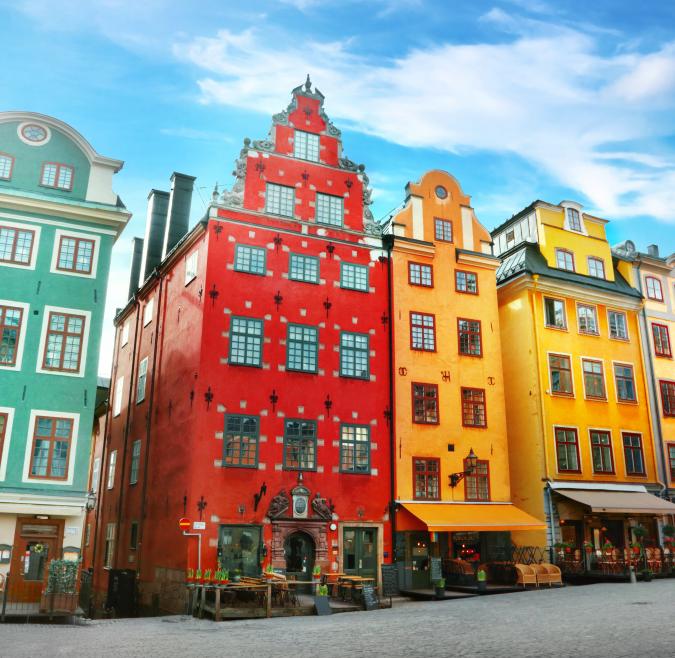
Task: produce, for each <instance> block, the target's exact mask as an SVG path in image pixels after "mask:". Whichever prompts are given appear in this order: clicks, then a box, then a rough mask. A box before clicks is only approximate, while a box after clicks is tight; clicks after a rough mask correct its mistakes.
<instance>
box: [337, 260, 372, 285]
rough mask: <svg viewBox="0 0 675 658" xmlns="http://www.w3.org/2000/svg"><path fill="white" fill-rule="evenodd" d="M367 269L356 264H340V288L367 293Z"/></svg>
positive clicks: (365, 266)
mask: <svg viewBox="0 0 675 658" xmlns="http://www.w3.org/2000/svg"><path fill="white" fill-rule="evenodd" d="M368 278H369V267H368V266H367V265H357V264H356V263H340V288H347V289H348V290H358V291H360V292H368V291H369V289H370V288H369V285H368Z"/></svg>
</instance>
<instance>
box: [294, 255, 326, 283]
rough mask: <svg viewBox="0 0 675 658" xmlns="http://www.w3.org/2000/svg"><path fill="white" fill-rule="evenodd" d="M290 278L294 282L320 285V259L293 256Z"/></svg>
mask: <svg viewBox="0 0 675 658" xmlns="http://www.w3.org/2000/svg"><path fill="white" fill-rule="evenodd" d="M288 277H289V279H292V280H293V281H305V282H306V283H319V259H318V258H315V257H314V256H301V255H300V254H291V259H290V266H289V272H288Z"/></svg>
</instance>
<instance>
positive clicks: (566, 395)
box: [549, 391, 574, 400]
mask: <svg viewBox="0 0 675 658" xmlns="http://www.w3.org/2000/svg"><path fill="white" fill-rule="evenodd" d="M549 395H550V396H551V397H554V398H565V399H567V400H574V393H563V392H561V391H551V392H550V393H549Z"/></svg>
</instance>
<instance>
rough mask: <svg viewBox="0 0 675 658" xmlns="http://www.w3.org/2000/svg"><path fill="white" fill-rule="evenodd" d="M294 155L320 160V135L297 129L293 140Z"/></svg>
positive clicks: (303, 158) (313, 160)
mask: <svg viewBox="0 0 675 658" xmlns="http://www.w3.org/2000/svg"><path fill="white" fill-rule="evenodd" d="M293 155H294V156H295V157H296V158H301V159H302V160H311V161H312V162H318V161H319V136H318V135H314V134H313V133H306V132H304V131H302V130H296V131H295V141H294V142H293Z"/></svg>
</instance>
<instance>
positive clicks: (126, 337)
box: [120, 320, 129, 347]
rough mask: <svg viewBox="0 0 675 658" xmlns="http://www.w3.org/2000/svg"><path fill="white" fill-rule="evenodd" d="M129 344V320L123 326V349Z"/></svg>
mask: <svg viewBox="0 0 675 658" xmlns="http://www.w3.org/2000/svg"><path fill="white" fill-rule="evenodd" d="M128 342H129V320H127V321H126V322H125V323H124V324H123V325H122V338H121V341H120V343H121V347H124V346H125V345H126V344H127V343H128Z"/></svg>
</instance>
